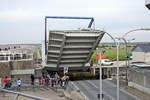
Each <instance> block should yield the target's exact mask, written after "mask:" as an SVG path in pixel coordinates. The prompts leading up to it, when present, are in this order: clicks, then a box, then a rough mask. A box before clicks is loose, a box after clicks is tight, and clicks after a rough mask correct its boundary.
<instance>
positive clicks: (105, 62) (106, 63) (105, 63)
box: [101, 59, 114, 65]
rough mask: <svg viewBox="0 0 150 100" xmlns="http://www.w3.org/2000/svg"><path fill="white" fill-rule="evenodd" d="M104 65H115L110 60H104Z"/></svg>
mask: <svg viewBox="0 0 150 100" xmlns="http://www.w3.org/2000/svg"><path fill="white" fill-rule="evenodd" d="M101 64H102V65H113V64H114V63H113V62H112V61H111V60H109V59H102V62H101Z"/></svg>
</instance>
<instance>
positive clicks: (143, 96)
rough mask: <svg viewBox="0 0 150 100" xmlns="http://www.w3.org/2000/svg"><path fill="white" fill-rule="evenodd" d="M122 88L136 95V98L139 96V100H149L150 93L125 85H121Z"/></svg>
mask: <svg viewBox="0 0 150 100" xmlns="http://www.w3.org/2000/svg"><path fill="white" fill-rule="evenodd" d="M122 89H123V90H125V91H127V92H128V93H130V94H132V95H134V96H136V97H137V98H139V100H150V94H148V93H144V92H142V91H140V90H138V89H135V88H133V87H129V86H126V87H123V88H122Z"/></svg>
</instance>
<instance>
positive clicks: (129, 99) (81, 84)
mask: <svg viewBox="0 0 150 100" xmlns="http://www.w3.org/2000/svg"><path fill="white" fill-rule="evenodd" d="M74 84H75V85H76V86H77V87H78V88H79V89H80V91H81V92H82V93H83V94H84V95H85V96H87V97H88V98H89V100H99V99H98V96H97V94H98V93H99V80H85V81H75V82H74ZM103 94H104V99H103V100H116V85H115V84H114V83H113V82H111V81H108V80H103ZM120 100H137V99H136V98H134V97H133V96H131V95H129V94H127V93H126V92H123V91H121V90H120Z"/></svg>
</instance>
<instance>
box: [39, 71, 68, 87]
mask: <svg viewBox="0 0 150 100" xmlns="http://www.w3.org/2000/svg"><path fill="white" fill-rule="evenodd" d="M38 79H39V85H40V86H49V85H50V86H51V87H54V86H58V85H60V86H61V87H66V86H67V85H68V82H69V76H67V75H64V76H59V75H58V74H57V73H55V74H52V75H49V74H43V75H42V77H39V78H38Z"/></svg>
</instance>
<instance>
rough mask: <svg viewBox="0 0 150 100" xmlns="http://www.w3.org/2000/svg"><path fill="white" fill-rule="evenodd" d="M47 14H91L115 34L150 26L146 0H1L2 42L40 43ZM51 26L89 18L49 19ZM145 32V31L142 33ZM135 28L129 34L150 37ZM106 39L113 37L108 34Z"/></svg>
mask: <svg viewBox="0 0 150 100" xmlns="http://www.w3.org/2000/svg"><path fill="white" fill-rule="evenodd" d="M44 16H91V17H95V21H96V28H98V29H104V30H105V31H107V32H109V33H111V34H112V36H114V37H116V36H122V35H123V33H125V32H127V31H129V30H132V29H136V28H141V27H150V10H148V9H147V8H146V7H145V0H0V35H1V36H0V44H7V43H9V44H10V43H40V42H41V40H43V39H44V38H43V37H44ZM48 23H49V24H48V27H49V29H67V28H69V29H77V28H80V27H81V28H85V27H86V26H87V24H88V23H89V20H49V21H48ZM138 33H141V34H142V35H141V34H138ZM138 33H137V32H134V33H132V34H131V35H129V36H128V37H127V38H129V39H130V38H136V41H149V42H150V39H149V37H150V31H149V32H144V31H140V32H138ZM103 41H111V39H110V38H109V37H108V36H105V38H104V39H103Z"/></svg>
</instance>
